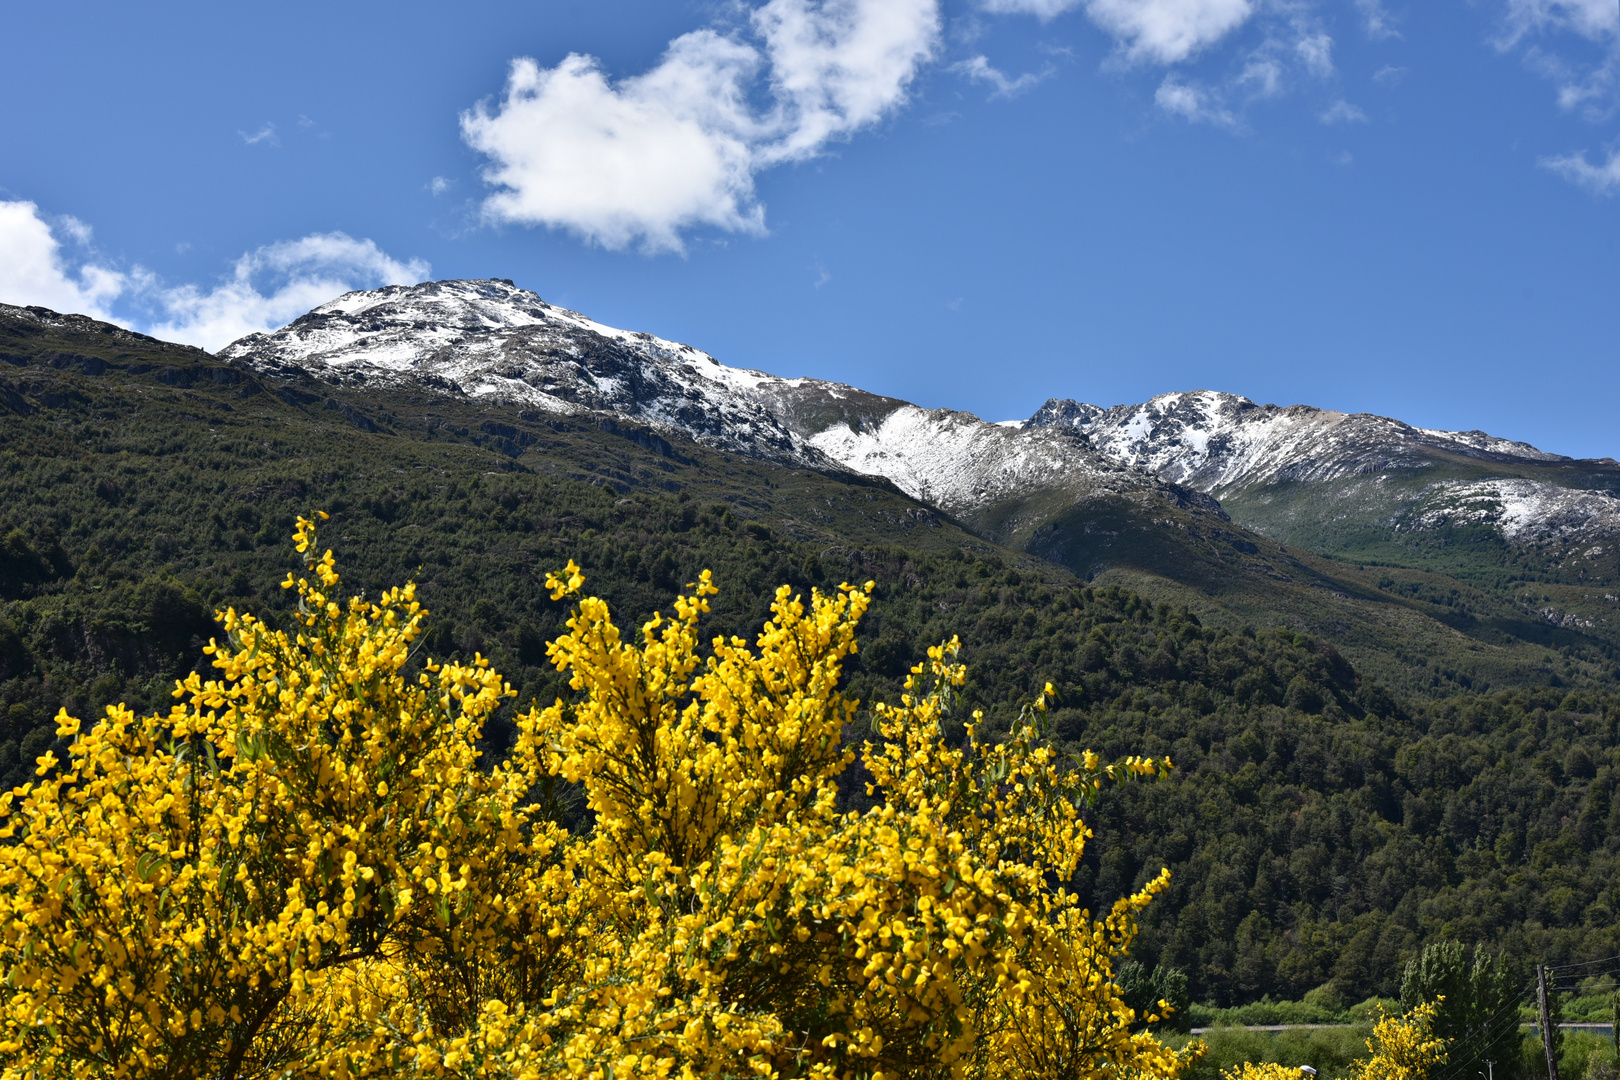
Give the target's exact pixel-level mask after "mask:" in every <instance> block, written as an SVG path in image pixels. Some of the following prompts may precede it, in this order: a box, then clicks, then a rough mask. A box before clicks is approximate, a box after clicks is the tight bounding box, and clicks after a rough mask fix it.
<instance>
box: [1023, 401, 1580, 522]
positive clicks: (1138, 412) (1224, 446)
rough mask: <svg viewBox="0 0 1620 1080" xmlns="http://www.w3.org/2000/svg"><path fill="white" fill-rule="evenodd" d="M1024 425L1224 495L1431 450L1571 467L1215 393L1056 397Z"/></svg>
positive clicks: (1483, 437)
mask: <svg viewBox="0 0 1620 1080" xmlns="http://www.w3.org/2000/svg"><path fill="white" fill-rule="evenodd" d="M1026 424H1027V426H1030V427H1052V426H1065V427H1070V428H1073V429H1075V430H1077V431H1080V432H1082V433H1084V434H1085V435H1086V436H1087V437H1088V438H1089V439H1090V440H1091V444H1092V445H1093V446H1095V447H1096V448H1097V449H1098V450H1100V451H1102V452H1103V453H1104V454H1107V455H1108V456H1109V457H1112V458H1114V459H1115V460H1118V461H1122V462H1128V463H1130V464H1132V465H1136V466H1139V467H1141V468H1144V469H1149V470H1151V471H1153V472H1155V473H1158V474H1159V475H1160V476H1163V477H1164V478H1165V479H1167V480H1174V481H1175V482H1177V483H1183V484H1188V485H1190V486H1192V487H1196V488H1198V489H1199V490H1200V491H1206V492H1209V493H1211V494H1214V495H1217V496H1219V494H1220V493H1221V492H1222V491H1226V490H1230V489H1232V488H1234V487H1239V486H1243V487H1247V486H1249V485H1251V484H1255V483H1268V484H1270V483H1279V482H1283V481H1289V480H1300V481H1307V482H1320V481H1324V480H1335V479H1338V478H1340V477H1344V476H1354V475H1360V474H1365V473H1374V472H1381V471H1385V470H1388V469H1399V468H1421V467H1423V466H1424V465H1426V464H1427V458H1426V454H1425V453H1424V451H1427V450H1449V451H1451V452H1453V453H1461V454H1467V455H1470V456H1480V455H1482V454H1483V455H1491V456H1500V457H1513V458H1521V459H1527V460H1533V461H1568V460H1569V459H1568V458H1564V457H1560V456H1559V455H1557V454H1548V453H1544V452H1542V451H1540V450H1537V449H1536V448H1535V447H1533V446H1530V445H1528V444H1526V443H1520V442H1512V441H1510V440H1507V439H1498V438H1494V437H1492V436H1490V435H1487V434H1485V433H1484V432H1482V431H1466V432H1456V431H1436V430H1432V429H1426V428H1415V427H1412V426H1410V425H1408V424H1403V423H1401V422H1400V421H1399V420H1391V419H1389V418H1388V417H1385V416H1374V415H1371V414H1370V413H1342V412H1335V411H1333V410H1330V409H1317V408H1312V407H1311V406H1309V405H1290V406H1287V407H1286V408H1279V407H1278V406H1276V405H1256V404H1255V403H1254V402H1252V401H1250V400H1249V399H1248V398H1246V397H1240V396H1239V395H1237V394H1226V393H1220V392H1217V391H1213V390H1196V391H1193V392H1191V393H1175V394H1160V395H1158V396H1157V397H1154V398H1151V399H1149V400H1148V401H1146V402H1144V403H1143V404H1141V405H1116V406H1114V407H1113V408H1111V409H1101V408H1098V407H1097V406H1095V405H1085V404H1082V403H1079V402H1072V401H1058V400H1055V399H1054V400H1052V401H1048V402H1047V403H1046V404H1045V405H1043V406H1042V407H1041V409H1040V410H1039V411H1038V412H1036V413H1035V415H1034V416H1032V417H1030V419H1029V420H1028V421H1026Z"/></svg>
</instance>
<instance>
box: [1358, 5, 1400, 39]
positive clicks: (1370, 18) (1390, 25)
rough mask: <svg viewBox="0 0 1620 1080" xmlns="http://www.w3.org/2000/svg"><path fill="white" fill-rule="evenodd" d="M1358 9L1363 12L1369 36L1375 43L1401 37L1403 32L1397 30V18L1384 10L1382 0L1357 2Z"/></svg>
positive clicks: (1362, 17)
mask: <svg viewBox="0 0 1620 1080" xmlns="http://www.w3.org/2000/svg"><path fill="white" fill-rule="evenodd" d="M1356 8H1357V9H1358V10H1360V12H1361V20H1362V25H1363V26H1364V27H1366V30H1367V36H1368V37H1370V38H1372V39H1373V40H1374V41H1388V40H1389V39H1390V38H1398V37H1400V36H1401V32H1400V31H1399V30H1397V29H1395V23H1396V21H1397V20H1396V18H1395V16H1393V15H1391V14H1390V13H1389V12H1387V11H1385V10H1384V5H1383V3H1382V0H1356Z"/></svg>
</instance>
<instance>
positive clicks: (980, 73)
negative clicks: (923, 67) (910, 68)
mask: <svg viewBox="0 0 1620 1080" xmlns="http://www.w3.org/2000/svg"><path fill="white" fill-rule="evenodd" d="M951 70H952V71H954V72H956V73H957V74H958V75H961V76H962V77H963V78H965V79H967V80H969V81H970V82H977V83H988V84H989V85H990V87H991V91H990V96H991V97H993V98H998V97H999V98H1012V97H1017V96H1018V95H1019V94H1022V93H1023V92H1024V91H1025V90H1028V89H1029V88H1030V87H1032V86H1034V85H1035V84H1037V83H1039V82H1041V81H1042V80H1044V79H1047V78H1049V77H1051V75H1052V71H1053V69H1052V68H1050V67H1048V68H1044V69H1043V70H1041V71H1026V72H1024V74H1022V75H1020V76H1018V77H1017V78H1012V77H1010V76H1009V75H1007V74H1006V73H1005V72H1003V71H999V70H997V69H996V68H994V67H992V66H991V65H990V60H989V59H988V58H987V57H984V56H975V57H972V58H971V59H968V60H963V61H960V62H959V63H955V64H952V65H951Z"/></svg>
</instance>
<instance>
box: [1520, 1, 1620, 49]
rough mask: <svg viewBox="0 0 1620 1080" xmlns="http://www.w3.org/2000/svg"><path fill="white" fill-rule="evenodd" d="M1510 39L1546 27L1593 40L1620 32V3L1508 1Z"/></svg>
mask: <svg viewBox="0 0 1620 1080" xmlns="http://www.w3.org/2000/svg"><path fill="white" fill-rule="evenodd" d="M1507 6H1508V13H1507V15H1508V33H1509V35H1510V38H1509V41H1510V42H1511V41H1517V40H1518V39H1519V38H1521V37H1523V36H1524V35H1525V34H1529V33H1534V32H1537V31H1542V30H1570V31H1573V32H1575V33H1577V34H1579V35H1580V36H1582V37H1584V38H1586V39H1587V40H1589V41H1603V40H1605V39H1606V38H1613V37H1615V36H1616V35H1620V4H1615V3H1613V2H1612V0H1508V5H1507Z"/></svg>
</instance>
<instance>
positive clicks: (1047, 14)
mask: <svg viewBox="0 0 1620 1080" xmlns="http://www.w3.org/2000/svg"><path fill="white" fill-rule="evenodd" d="M1080 4H1081V0H984V2H983V4H982V5H981V6H982V7H983V8H984V10H986V11H988V12H990V13H991V14H992V15H1033V16H1035V17H1036V18H1037V19H1039V20H1041V22H1048V21H1050V20H1052V19H1055V18H1057V17H1058V16H1059V15H1062V14H1063V13H1064V12H1065V11H1071V10H1073V9H1074V8H1077V7H1079V6H1080Z"/></svg>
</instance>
